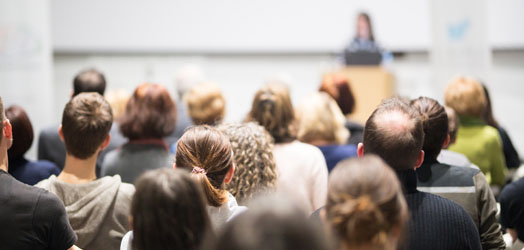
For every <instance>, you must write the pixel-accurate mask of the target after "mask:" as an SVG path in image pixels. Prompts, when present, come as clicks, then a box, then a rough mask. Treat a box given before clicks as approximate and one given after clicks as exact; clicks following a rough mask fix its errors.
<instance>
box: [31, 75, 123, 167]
mask: <svg viewBox="0 0 524 250" xmlns="http://www.w3.org/2000/svg"><path fill="white" fill-rule="evenodd" d="M105 89H106V79H105V77H104V75H103V74H102V73H100V72H98V71H97V70H94V69H88V70H85V71H82V72H80V73H78V75H76V76H75V78H74V80H73V90H72V93H71V98H73V97H75V96H76V95H78V94H80V93H85V92H97V93H99V94H100V95H104V91H105ZM58 126H59V124H55V125H52V126H49V127H47V128H44V129H42V131H40V135H39V136H38V159H39V160H48V161H51V162H53V163H55V164H56V166H58V167H59V168H60V169H63V168H64V164H65V157H66V148H65V145H64V142H63V141H62V140H61V139H60V136H59V135H58ZM119 133H120V132H119V131H118V129H116V128H115V129H111V137H112V138H113V140H111V142H110V143H109V145H108V146H107V147H106V149H105V150H103V151H102V152H101V154H100V156H99V157H98V161H97V162H96V176H100V168H101V167H102V162H103V160H104V157H105V154H106V153H107V152H109V151H111V150H113V149H115V148H117V147H118V146H120V145H121V144H122V143H123V141H122V140H118V139H117V138H121V136H120V134H119Z"/></svg>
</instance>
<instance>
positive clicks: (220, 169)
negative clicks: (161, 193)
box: [175, 125, 235, 207]
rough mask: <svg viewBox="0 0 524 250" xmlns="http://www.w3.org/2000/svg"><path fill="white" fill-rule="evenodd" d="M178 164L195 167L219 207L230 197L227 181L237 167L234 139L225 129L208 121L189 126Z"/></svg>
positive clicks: (213, 203) (177, 156)
mask: <svg viewBox="0 0 524 250" xmlns="http://www.w3.org/2000/svg"><path fill="white" fill-rule="evenodd" d="M175 164H176V167H177V168H184V169H188V170H190V171H191V173H192V175H193V177H194V178H196V179H197V180H198V182H199V183H200V184H201V185H202V188H203V190H204V193H205V195H206V198H207V202H208V204H209V205H211V206H215V207H219V206H221V205H222V204H224V203H225V202H226V201H227V191H226V190H225V187H224V183H229V182H230V181H231V179H232V177H233V172H234V171H235V168H234V162H233V150H232V148H231V143H230V142H229V139H228V138H227V136H226V135H224V134H223V133H222V132H220V131H218V130H217V129H215V128H213V127H211V126H208V125H201V126H196V127H192V128H190V129H188V130H187V131H186V132H185V133H184V135H182V137H181V138H180V140H178V143H177V149H176V154H175Z"/></svg>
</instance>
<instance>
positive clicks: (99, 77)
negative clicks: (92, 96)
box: [73, 69, 106, 96]
mask: <svg viewBox="0 0 524 250" xmlns="http://www.w3.org/2000/svg"><path fill="white" fill-rule="evenodd" d="M105 90H106V78H105V77H104V75H103V74H102V73H100V72H98V71H97V70H95V69H88V70H84V71H82V72H80V73H78V74H77V75H76V76H75V79H74V80H73V96H76V95H78V94H80V93H85V92H97V93H99V94H100V95H104V91H105Z"/></svg>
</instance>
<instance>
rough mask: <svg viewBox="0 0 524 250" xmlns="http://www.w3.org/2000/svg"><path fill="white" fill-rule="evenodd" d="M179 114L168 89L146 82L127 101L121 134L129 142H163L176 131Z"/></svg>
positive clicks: (122, 118) (121, 122)
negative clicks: (151, 140)
mask: <svg viewBox="0 0 524 250" xmlns="http://www.w3.org/2000/svg"><path fill="white" fill-rule="evenodd" d="M176 115H177V113H176V104H175V102H174V101H173V99H172V98H171V96H170V95H169V92H168V91H167V89H166V88H165V87H163V86H162V85H159V84H154V83H143V84H140V85H139V86H138V87H137V88H136V89H135V91H134V93H133V95H132V96H131V98H130V99H129V101H128V102H127V105H126V110H125V112H124V114H122V116H121V117H120V120H119V122H120V131H121V132H122V134H123V135H124V136H125V137H127V138H128V139H130V140H139V139H162V138H164V137H166V136H168V135H171V134H172V133H173V131H174V130H175V125H176Z"/></svg>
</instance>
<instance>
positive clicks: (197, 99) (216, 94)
mask: <svg viewBox="0 0 524 250" xmlns="http://www.w3.org/2000/svg"><path fill="white" fill-rule="evenodd" d="M184 101H185V102H186V103H187V108H188V113H189V116H190V117H191V120H193V123H194V124H196V125H203V124H207V125H215V124H218V123H220V122H222V120H223V119H224V115H225V113H226V99H225V98H224V96H223V95H222V92H221V91H220V89H219V88H218V87H217V86H216V85H215V84H212V83H201V84H198V85H196V86H194V87H193V88H191V89H190V90H189V91H188V92H187V93H186V94H185V95H184Z"/></svg>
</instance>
